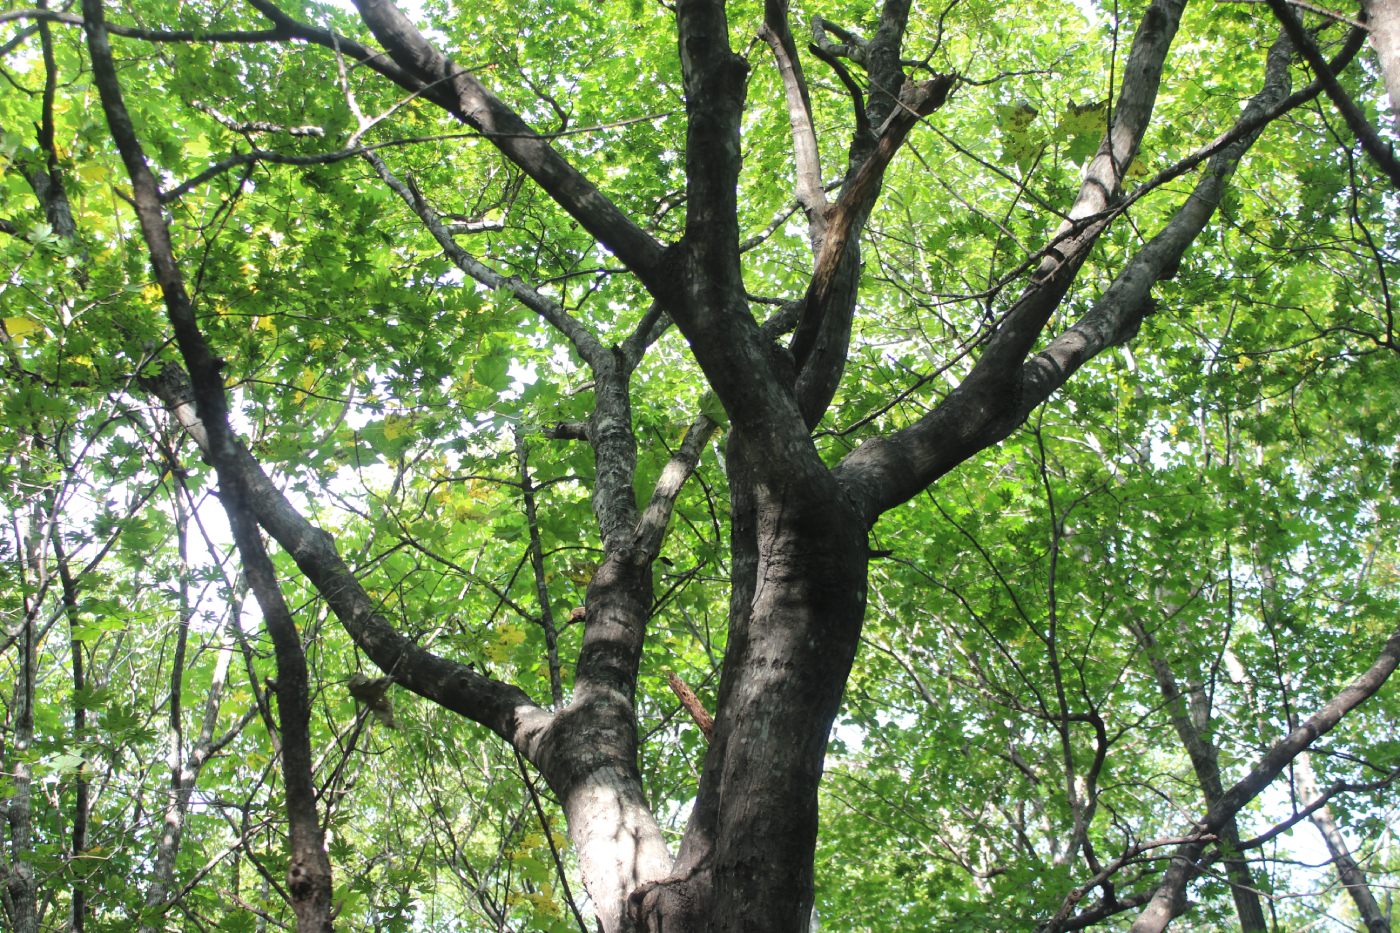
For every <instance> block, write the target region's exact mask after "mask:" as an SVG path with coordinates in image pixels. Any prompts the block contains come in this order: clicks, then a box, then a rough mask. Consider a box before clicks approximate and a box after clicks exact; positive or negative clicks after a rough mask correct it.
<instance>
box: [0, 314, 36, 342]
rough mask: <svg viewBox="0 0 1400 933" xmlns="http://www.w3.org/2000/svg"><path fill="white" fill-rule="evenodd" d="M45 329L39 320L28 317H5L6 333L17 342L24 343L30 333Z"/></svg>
mask: <svg viewBox="0 0 1400 933" xmlns="http://www.w3.org/2000/svg"><path fill="white" fill-rule="evenodd" d="M43 329H44V328H43V327H42V326H40V325H39V323H38V322H36V321H31V320H30V319H29V318H27V317H7V318H5V333H6V335H8V336H9V338H10V339H11V340H13V341H14V342H15V343H24V341H25V339H26V338H27V337H29V335H30V334H34V333H38V332H41V331H43Z"/></svg>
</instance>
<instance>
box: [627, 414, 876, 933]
mask: <svg viewBox="0 0 1400 933" xmlns="http://www.w3.org/2000/svg"><path fill="white" fill-rule="evenodd" d="M732 443H734V439H731V444H732ZM740 443H741V444H742V441H741V442H740ZM741 449H742V448H741ZM732 453H733V452H732V451H731V454H732ZM733 459H734V458H733V457H731V462H732V461H733ZM737 459H738V460H739V461H740V462H741V463H742V461H743V460H744V459H745V458H744V457H743V456H742V454H741V455H740V456H739V457H738V458H737ZM747 475H748V474H747V471H740V472H738V473H736V472H733V471H731V475H730V481H731V483H733V482H735V480H736V478H737V479H741V480H742V479H745V478H747ZM823 487H824V488H822V489H821V490H820V491H819V492H818V493H817V494H813V493H812V492H811V491H809V489H810V487H809V489H807V490H804V489H799V487H798V486H797V485H796V484H792V485H785V486H781V487H776V486H774V485H772V484H763V483H759V484H758V485H757V486H756V487H755V488H754V489H753V490H752V495H753V506H754V509H753V515H754V517H755V524H754V529H753V531H754V537H753V540H754V542H755V544H756V554H757V564H756V573H755V577H754V586H753V590H752V592H753V597H752V602H751V603H750V604H749V605H748V606H747V607H746V606H742V605H736V606H735V607H734V608H735V609H736V611H737V617H736V618H735V619H733V620H732V622H731V624H733V625H735V631H734V632H731V637H730V644H729V646H728V654H727V657H726V661H725V671H724V675H723V678H722V681H721V685H720V701H719V710H718V715H717V716H716V719H715V738H714V742H713V743H711V746H710V750H709V753H708V755H707V758H706V762H705V769H704V773H703V777H702V783H701V787H700V794H699V797H698V799H697V801H696V809H695V814H694V815H693V816H692V819H691V825H690V828H689V829H688V830H687V836H686V839H685V842H684V843H683V845H682V850H681V856H680V858H679V859H678V861H677V866H676V871H675V872H673V874H672V876H671V877H670V878H668V879H667V880H666V881H665V882H662V883H660V884H657V885H652V886H647V887H644V888H642V889H639V890H638V891H636V892H634V894H633V895H632V899H631V907H632V912H633V917H634V919H635V920H636V922H637V925H638V927H639V928H640V929H642V930H645V931H647V933H663V931H664V933H692V931H694V933H698V931H702V930H703V931H713V933H719V931H723V933H741V931H754V933H757V931H763V933H801V931H805V930H807V929H808V925H809V918H810V915H811V910H812V899H813V870H812V865H813V855H814V852H815V849H816V838H817V785H818V783H819V782H820V780H821V774H822V769H823V764H824V760H825V756H826V746H827V740H828V738H829V736H830V732H831V725H832V722H833V721H834V720H835V718H836V713H837V711H838V709H839V707H840V703H841V695H842V692H843V688H844V685H845V683H846V678H847V675H848V674H849V673H850V668H851V663H852V661H853V660H854V657H855V651H856V645H857V642H858V641H859V637H860V629H861V622H862V619H863V616H864V612H865V596H866V565H867V558H868V550H867V543H866V527H865V524H864V522H863V521H862V520H861V519H860V518H859V516H858V515H857V513H856V511H855V509H854V508H853V507H852V506H850V505H849V504H848V503H847V501H846V499H845V497H844V496H843V495H841V493H840V491H839V489H837V488H835V484H834V483H827V484H823ZM740 498H745V495H744V494H742V493H741V495H740ZM737 602H738V601H737V600H736V603H737Z"/></svg>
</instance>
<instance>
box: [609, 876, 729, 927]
mask: <svg viewBox="0 0 1400 933" xmlns="http://www.w3.org/2000/svg"><path fill="white" fill-rule="evenodd" d="M708 876H709V873H708V872H698V873H688V874H685V875H672V876H671V877H669V878H663V879H661V880H660V881H649V882H647V883H646V884H643V885H641V886H639V887H638V888H637V889H636V890H635V891H633V892H632V893H631V894H629V895H628V896H627V924H628V926H627V933H665V931H668V930H694V929H699V928H700V926H701V922H702V921H703V919H704V917H705V914H706V912H707V911H706V907H707V902H708V900H709V893H710V886H709V884H708Z"/></svg>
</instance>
